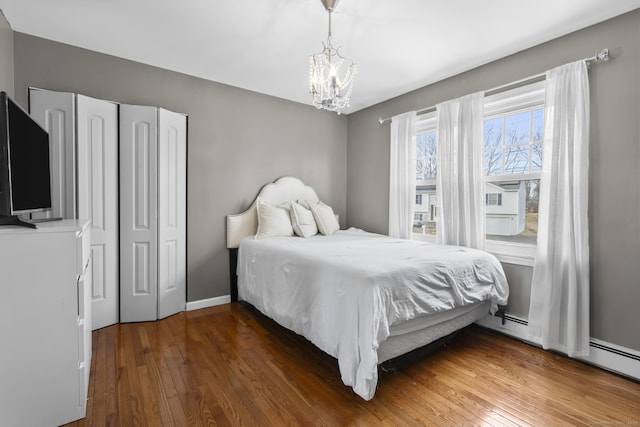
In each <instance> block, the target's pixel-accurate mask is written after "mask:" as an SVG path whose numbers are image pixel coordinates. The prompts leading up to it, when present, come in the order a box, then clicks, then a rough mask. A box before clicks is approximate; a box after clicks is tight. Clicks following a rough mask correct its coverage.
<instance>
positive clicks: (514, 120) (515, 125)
mask: <svg viewBox="0 0 640 427" xmlns="http://www.w3.org/2000/svg"><path fill="white" fill-rule="evenodd" d="M530 120H531V113H530V112H528V111H526V112H524V113H518V114H511V115H509V116H507V117H506V119H505V125H506V137H507V141H506V143H507V144H517V143H520V142H529V140H530V137H529V132H530V123H531V121H530Z"/></svg>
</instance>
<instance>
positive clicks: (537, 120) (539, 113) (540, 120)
mask: <svg viewBox="0 0 640 427" xmlns="http://www.w3.org/2000/svg"><path fill="white" fill-rule="evenodd" d="M543 131H544V108H539V109H537V110H534V111H533V135H532V136H533V138H532V139H533V141H542V135H543Z"/></svg>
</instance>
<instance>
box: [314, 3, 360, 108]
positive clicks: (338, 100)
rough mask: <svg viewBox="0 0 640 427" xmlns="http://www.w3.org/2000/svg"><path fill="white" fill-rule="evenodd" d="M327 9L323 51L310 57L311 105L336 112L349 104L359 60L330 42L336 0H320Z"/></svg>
mask: <svg viewBox="0 0 640 427" xmlns="http://www.w3.org/2000/svg"><path fill="white" fill-rule="evenodd" d="M321 1H322V4H323V5H324V8H325V9H326V10H327V12H328V13H329V33H328V36H327V43H326V44H325V43H323V49H322V52H320V53H316V54H314V55H311V57H310V58H309V83H310V92H311V95H312V96H313V105H315V107H316V108H318V109H320V108H323V109H325V110H329V111H335V112H337V113H338V114H340V113H341V111H342V109H343V108H345V107H348V106H349V97H350V96H351V90H352V88H353V80H354V78H355V76H356V74H357V73H358V64H356V63H355V62H353V61H352V60H351V59H348V58H345V57H343V56H342V55H340V52H339V49H340V48H339V47H338V48H334V47H333V45H332V44H331V13H332V12H333V11H334V9H335V8H336V6H337V5H338V1H339V0H321Z"/></svg>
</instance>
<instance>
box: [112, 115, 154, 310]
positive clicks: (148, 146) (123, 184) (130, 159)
mask: <svg viewBox="0 0 640 427" xmlns="http://www.w3.org/2000/svg"><path fill="white" fill-rule="evenodd" d="M157 114H158V113H157V108H155V107H142V106H134V105H121V106H120V320H121V321H122V322H139V321H146V320H156V319H157V318H158V312H157V304H158V303H157V301H158V280H157V270H158V255H157V253H158V250H157V242H158V239H157V229H158V223H157V217H156V215H157V206H158V199H157V194H158V188H157V182H158V181H157V171H158V169H157V164H158V157H157V146H158V144H157V140H158V139H157Z"/></svg>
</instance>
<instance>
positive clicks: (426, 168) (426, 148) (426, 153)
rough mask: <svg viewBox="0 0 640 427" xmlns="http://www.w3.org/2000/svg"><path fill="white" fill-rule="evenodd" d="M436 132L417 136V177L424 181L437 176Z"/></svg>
mask: <svg viewBox="0 0 640 427" xmlns="http://www.w3.org/2000/svg"><path fill="white" fill-rule="evenodd" d="M437 148H438V145H437V141H436V132H428V133H421V134H418V135H417V136H416V179H417V180H418V181H423V180H425V179H429V178H435V177H436V172H437V170H436V169H437V168H436V164H437V162H436V155H437Z"/></svg>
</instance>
